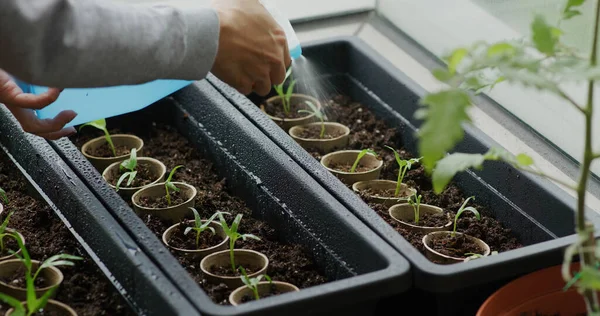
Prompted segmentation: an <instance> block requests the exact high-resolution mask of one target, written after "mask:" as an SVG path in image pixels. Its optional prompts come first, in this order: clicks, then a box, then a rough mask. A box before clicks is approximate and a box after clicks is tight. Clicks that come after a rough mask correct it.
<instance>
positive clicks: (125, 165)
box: [120, 148, 137, 171]
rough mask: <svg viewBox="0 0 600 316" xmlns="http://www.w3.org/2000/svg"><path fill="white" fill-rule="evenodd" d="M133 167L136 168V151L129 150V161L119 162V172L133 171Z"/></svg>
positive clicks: (133, 149)
mask: <svg viewBox="0 0 600 316" xmlns="http://www.w3.org/2000/svg"><path fill="white" fill-rule="evenodd" d="M135 167H137V149H135V148H131V152H129V159H125V160H123V162H121V165H120V168H121V170H123V169H126V170H130V171H134V170H135Z"/></svg>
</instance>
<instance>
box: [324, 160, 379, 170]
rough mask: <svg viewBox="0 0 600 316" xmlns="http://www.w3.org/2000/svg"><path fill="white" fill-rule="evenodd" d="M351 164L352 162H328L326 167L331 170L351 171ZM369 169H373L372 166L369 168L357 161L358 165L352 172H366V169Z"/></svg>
mask: <svg viewBox="0 0 600 316" xmlns="http://www.w3.org/2000/svg"><path fill="white" fill-rule="evenodd" d="M353 165H354V164H347V163H335V162H332V163H330V164H329V166H328V167H329V168H331V169H333V170H337V171H341V172H350V171H352V166H353ZM371 170H373V168H369V167H366V166H364V165H361V164H360V163H358V166H356V169H354V172H367V171H371Z"/></svg>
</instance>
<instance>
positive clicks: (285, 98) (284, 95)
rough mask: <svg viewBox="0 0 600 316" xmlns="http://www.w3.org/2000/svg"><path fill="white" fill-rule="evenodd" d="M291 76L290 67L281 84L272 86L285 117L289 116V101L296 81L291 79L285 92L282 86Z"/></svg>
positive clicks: (290, 106)
mask: <svg viewBox="0 0 600 316" xmlns="http://www.w3.org/2000/svg"><path fill="white" fill-rule="evenodd" d="M291 74H292V67H291V66H290V68H289V69H288V71H287V72H286V73H285V79H284V80H283V82H282V83H281V84H278V85H274V86H273V88H274V89H275V92H277V95H278V96H279V97H280V98H281V104H282V105H283V111H284V112H285V114H286V115H289V114H290V111H291V108H292V105H291V104H290V100H291V98H292V94H293V93H294V86H295V85H296V80H295V79H293V80H291V81H290V83H289V85H288V87H287V90H284V88H283V85H284V84H285V82H286V81H287V80H288V78H289V76H290V75H291Z"/></svg>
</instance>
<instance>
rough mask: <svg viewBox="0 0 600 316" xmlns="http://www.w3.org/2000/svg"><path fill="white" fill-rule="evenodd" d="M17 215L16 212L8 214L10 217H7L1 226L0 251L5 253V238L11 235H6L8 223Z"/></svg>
mask: <svg viewBox="0 0 600 316" xmlns="http://www.w3.org/2000/svg"><path fill="white" fill-rule="evenodd" d="M14 213H15V211H12V212H10V213H9V214H8V216H6V218H5V219H4V221H3V222H2V225H1V226H0V251H2V252H4V237H6V236H10V235H9V234H6V233H5V232H6V228H7V227H8V222H9V221H10V217H11V216H12V215H13V214H14Z"/></svg>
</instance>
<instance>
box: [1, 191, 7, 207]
mask: <svg viewBox="0 0 600 316" xmlns="http://www.w3.org/2000/svg"><path fill="white" fill-rule="evenodd" d="M0 197H2V201H4V204H8V195H6V191H4V189H3V188H0Z"/></svg>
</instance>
